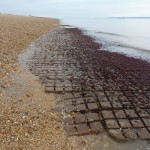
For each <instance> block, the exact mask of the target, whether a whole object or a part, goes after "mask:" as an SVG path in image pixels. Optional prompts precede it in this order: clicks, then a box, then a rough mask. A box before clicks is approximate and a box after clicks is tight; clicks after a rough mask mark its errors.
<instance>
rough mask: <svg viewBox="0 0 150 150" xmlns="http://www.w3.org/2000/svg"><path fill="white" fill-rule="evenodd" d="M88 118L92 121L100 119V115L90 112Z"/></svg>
mask: <svg viewBox="0 0 150 150" xmlns="http://www.w3.org/2000/svg"><path fill="white" fill-rule="evenodd" d="M87 119H88V122H92V121H98V120H99V117H98V115H97V114H96V113H88V114H87Z"/></svg>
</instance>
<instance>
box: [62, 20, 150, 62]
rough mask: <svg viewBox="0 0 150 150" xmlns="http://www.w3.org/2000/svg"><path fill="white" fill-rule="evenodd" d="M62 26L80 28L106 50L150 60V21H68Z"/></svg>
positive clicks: (63, 22)
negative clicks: (100, 43)
mask: <svg viewBox="0 0 150 150" xmlns="http://www.w3.org/2000/svg"><path fill="white" fill-rule="evenodd" d="M62 24H67V25H71V26H73V27H80V28H82V29H84V30H87V31H86V34H89V35H92V36H94V37H95V38H96V40H97V41H98V42H102V43H103V45H104V47H103V48H104V49H106V50H109V51H115V52H119V53H124V54H126V55H130V56H134V57H141V58H143V59H149V60H150V19H148V18H147V19H139V18H136V19H135V18H126V19H118V18H107V19H68V20H63V21H62Z"/></svg>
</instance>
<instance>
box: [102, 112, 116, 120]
mask: <svg viewBox="0 0 150 150" xmlns="http://www.w3.org/2000/svg"><path fill="white" fill-rule="evenodd" d="M102 115H103V117H104V118H105V119H112V118H115V116H114V114H113V112H112V111H111V110H103V111H102Z"/></svg>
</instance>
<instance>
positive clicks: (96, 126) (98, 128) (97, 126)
mask: <svg viewBox="0 0 150 150" xmlns="http://www.w3.org/2000/svg"><path fill="white" fill-rule="evenodd" d="M90 127H91V132H92V133H99V132H102V131H103V130H104V129H103V126H102V124H101V122H100V121H99V122H91V123H90Z"/></svg>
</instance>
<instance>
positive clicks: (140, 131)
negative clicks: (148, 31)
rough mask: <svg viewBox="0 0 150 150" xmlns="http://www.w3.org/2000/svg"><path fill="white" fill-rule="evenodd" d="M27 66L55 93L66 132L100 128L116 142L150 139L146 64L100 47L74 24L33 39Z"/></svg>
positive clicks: (149, 78) (149, 85) (149, 75)
mask: <svg viewBox="0 0 150 150" xmlns="http://www.w3.org/2000/svg"><path fill="white" fill-rule="evenodd" d="M36 47H38V49H37V50H35V52H34V53H33V54H32V57H30V59H29V60H28V63H27V66H28V69H29V70H30V71H32V73H33V74H35V75H36V76H38V77H39V79H40V81H41V82H42V83H43V84H44V86H45V92H52V93H55V99H56V103H57V104H58V105H60V108H57V110H58V111H62V113H63V114H64V121H63V124H64V129H65V130H66V131H67V133H68V135H85V134H93V133H94V134H97V133H100V132H102V131H103V130H105V131H107V133H108V134H109V135H110V136H111V137H113V138H115V139H116V140H119V141H126V140H131V139H132V140H133V139H148V140H149V139H150V64H149V63H147V62H145V61H142V60H139V59H135V58H129V57H126V56H124V55H121V54H117V53H111V52H107V51H103V50H99V51H98V49H100V48H101V45H100V44H98V43H95V42H94V40H93V39H91V38H90V37H88V36H85V35H83V34H82V32H81V31H80V30H78V29H64V28H60V29H54V30H52V31H51V32H49V33H48V34H46V35H45V36H43V37H42V38H41V39H39V40H37V41H36Z"/></svg>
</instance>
